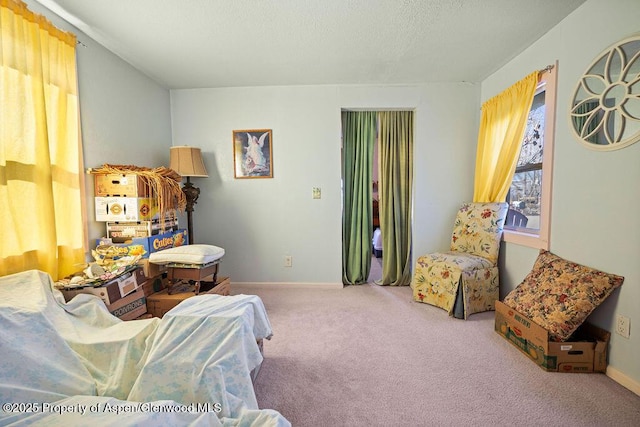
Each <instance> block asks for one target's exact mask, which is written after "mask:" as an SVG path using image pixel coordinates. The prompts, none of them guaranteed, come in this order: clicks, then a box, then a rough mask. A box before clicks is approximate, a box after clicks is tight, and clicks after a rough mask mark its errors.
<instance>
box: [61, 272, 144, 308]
mask: <svg viewBox="0 0 640 427" xmlns="http://www.w3.org/2000/svg"><path fill="white" fill-rule="evenodd" d="M144 281H145V276H144V272H143V269H142V268H136V269H135V270H132V271H129V272H127V273H124V274H121V275H120V276H117V277H115V278H113V279H112V280H109V281H107V282H104V283H101V284H100V285H99V286H93V285H90V286H85V287H82V288H75V287H68V288H63V289H61V291H62V295H63V296H64V299H65V301H70V300H71V299H72V298H73V297H75V296H76V295H78V294H92V295H96V296H99V297H100V298H102V301H104V303H105V304H106V305H107V306H108V305H110V304H114V303H115V302H117V301H119V300H120V299H122V298H124V297H126V296H127V295H129V294H131V293H133V292H135V291H136V290H137V289H138V288H139V287H140V286H142V284H143V283H144Z"/></svg>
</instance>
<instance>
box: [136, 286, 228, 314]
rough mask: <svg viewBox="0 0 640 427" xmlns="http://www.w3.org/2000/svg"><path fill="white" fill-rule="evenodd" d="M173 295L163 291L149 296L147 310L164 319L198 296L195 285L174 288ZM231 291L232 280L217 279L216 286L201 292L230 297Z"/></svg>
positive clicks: (165, 290)
mask: <svg viewBox="0 0 640 427" xmlns="http://www.w3.org/2000/svg"><path fill="white" fill-rule="evenodd" d="M172 289H173V290H172V292H171V294H169V293H168V292H167V289H163V290H162V291H160V292H156V293H154V294H151V295H149V297H148V298H147V309H148V311H149V313H151V314H153V315H154V316H155V317H162V316H164V314H165V313H166V312H167V311H169V310H171V309H172V308H173V307H175V306H176V305H178V304H179V303H180V302H182V301H184V300H185V299H187V298H192V297H195V298H197V297H198V296H197V295H196V294H195V289H194V286H193V285H187V284H185V285H183V286H181V287H177V286H174V287H173V288H172ZM230 291H231V279H230V278H229V277H220V276H218V277H217V280H216V283H215V285H214V286H213V287H212V288H211V289H210V290H207V291H201V292H200V295H203V294H218V295H229V293H230Z"/></svg>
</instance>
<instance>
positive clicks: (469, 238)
mask: <svg viewBox="0 0 640 427" xmlns="http://www.w3.org/2000/svg"><path fill="white" fill-rule="evenodd" d="M507 208H508V205H507V204H506V203H465V204H463V205H462V207H461V208H460V210H459V211H458V214H457V215H456V220H455V222H454V225H453V234H452V236H451V251H454V252H465V253H469V254H473V255H477V256H481V257H483V258H486V259H488V260H489V261H491V262H492V263H494V264H495V263H496V262H497V261H498V252H499V249H500V239H501V237H502V229H503V227H504V219H505V216H506V213H507Z"/></svg>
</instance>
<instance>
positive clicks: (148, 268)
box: [138, 258, 167, 295]
mask: <svg viewBox="0 0 640 427" xmlns="http://www.w3.org/2000/svg"><path fill="white" fill-rule="evenodd" d="M138 265H139V266H140V267H142V270H143V271H144V275H145V276H146V277H147V280H148V279H151V278H155V277H156V276H159V275H161V274H163V273H166V272H167V266H166V265H164V264H153V263H150V262H149V259H148V258H143V259H141V260H140V261H138ZM147 295H149V294H148V293H147Z"/></svg>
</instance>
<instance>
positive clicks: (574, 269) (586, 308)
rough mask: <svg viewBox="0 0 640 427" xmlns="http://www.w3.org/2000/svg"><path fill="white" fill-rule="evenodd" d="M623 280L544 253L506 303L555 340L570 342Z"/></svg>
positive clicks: (620, 277)
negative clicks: (569, 339)
mask: <svg viewBox="0 0 640 427" xmlns="http://www.w3.org/2000/svg"><path fill="white" fill-rule="evenodd" d="M623 281H624V277H622V276H617V275H615V274H609V273H604V272H602V271H599V270H595V269H593V268H590V267H585V266H584V265H580V264H577V263H575V262H571V261H567V260H565V259H563V258H560V257H559V256H557V255H555V254H553V253H551V252H548V251H545V250H541V251H540V254H539V255H538V258H537V259H536V262H535V264H534V265H533V269H532V270H531V272H530V273H529V274H528V275H527V277H525V278H524V280H523V281H522V283H520V284H519V285H518V286H517V287H516V288H515V289H514V290H513V291H511V292H510V293H509V294H508V295H507V296H506V297H505V299H504V303H505V304H506V305H508V306H509V307H511V308H513V309H515V310H517V311H518V312H520V313H522V314H524V315H525V316H527V317H528V318H529V319H531V320H532V321H534V322H535V323H537V324H538V325H540V326H542V327H543V328H545V329H546V330H547V331H549V335H550V339H551V340H552V341H566V340H567V339H568V338H569V337H570V336H571V334H573V332H574V331H575V330H576V329H577V328H578V327H579V326H580V325H581V324H582V323H583V322H584V321H585V319H586V318H587V316H589V314H591V312H592V311H593V310H595V308H596V307H598V306H599V305H600V304H601V303H602V302H603V301H604V300H605V299H606V298H607V297H608V296H609V295H610V294H611V292H613V290H614V289H616V288H617V287H619V286H620V285H622V282H623Z"/></svg>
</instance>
